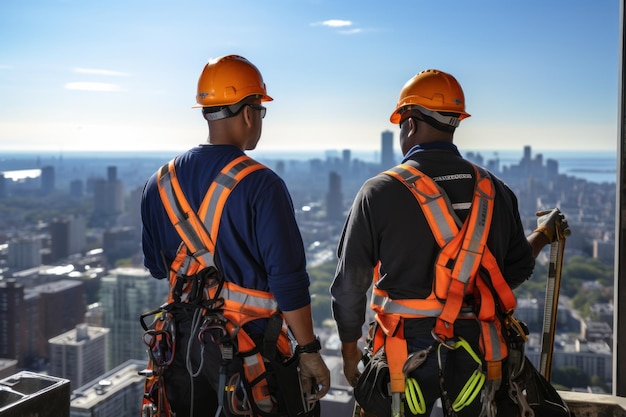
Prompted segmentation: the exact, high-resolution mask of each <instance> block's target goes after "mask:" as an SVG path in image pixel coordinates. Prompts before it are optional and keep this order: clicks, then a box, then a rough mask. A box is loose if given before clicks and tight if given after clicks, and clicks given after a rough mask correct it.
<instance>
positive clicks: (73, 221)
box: [50, 215, 87, 261]
mask: <svg viewBox="0 0 626 417" xmlns="http://www.w3.org/2000/svg"><path fill="white" fill-rule="evenodd" d="M85 228H86V222H85V218H84V217H83V216H81V215H73V216H64V217H60V218H57V219H54V220H53V221H52V223H51V224H50V237H51V242H52V243H51V251H52V259H53V260H54V261H57V260H59V259H62V258H66V257H68V256H69V255H72V254H75V253H79V252H83V251H84V250H85V249H86V247H87V237H86V232H85Z"/></svg>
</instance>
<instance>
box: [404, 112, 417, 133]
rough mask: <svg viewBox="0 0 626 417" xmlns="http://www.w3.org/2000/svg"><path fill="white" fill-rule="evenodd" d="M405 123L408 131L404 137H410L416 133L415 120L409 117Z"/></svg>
mask: <svg viewBox="0 0 626 417" xmlns="http://www.w3.org/2000/svg"><path fill="white" fill-rule="evenodd" d="M407 123H408V124H409V131H408V132H407V135H406V136H407V137H411V136H413V135H415V134H416V133H417V120H416V119H415V118H414V117H409V120H407Z"/></svg>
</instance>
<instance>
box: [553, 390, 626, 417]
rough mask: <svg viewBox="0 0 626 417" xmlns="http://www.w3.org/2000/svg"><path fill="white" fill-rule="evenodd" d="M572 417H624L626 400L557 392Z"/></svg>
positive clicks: (600, 395)
mask: <svg viewBox="0 0 626 417" xmlns="http://www.w3.org/2000/svg"><path fill="white" fill-rule="evenodd" d="M559 395H560V396H561V398H563V401H565V403H566V404H567V406H568V407H569V409H570V411H571V412H572V415H573V417H626V398H624V397H616V396H613V395H603V394H590V393H583V392H572V391H559Z"/></svg>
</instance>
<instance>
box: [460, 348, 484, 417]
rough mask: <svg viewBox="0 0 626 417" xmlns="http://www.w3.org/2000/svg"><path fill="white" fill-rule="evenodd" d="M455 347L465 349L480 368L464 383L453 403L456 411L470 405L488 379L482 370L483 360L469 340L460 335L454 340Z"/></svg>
mask: <svg viewBox="0 0 626 417" xmlns="http://www.w3.org/2000/svg"><path fill="white" fill-rule="evenodd" d="M453 348H454V349H458V348H463V349H465V351H466V352H467V353H468V354H469V355H470V356H471V357H472V359H474V361H475V362H476V363H477V364H478V368H477V369H476V370H475V371H474V372H473V373H472V375H471V376H470V377H469V379H468V380H467V382H466V383H465V385H463V388H462V389H461V392H460V393H459V395H458V396H457V397H456V399H455V400H454V402H453V403H452V409H453V410H454V411H459V410H462V409H463V408H465V407H467V406H468V405H470V404H471V403H472V402H473V401H474V400H475V399H476V397H477V396H478V394H479V393H480V391H481V389H482V388H483V385H484V384H485V380H486V379H487V377H486V375H485V373H484V372H483V370H482V365H483V363H482V361H481V360H480V358H479V357H478V355H477V354H476V352H474V350H473V349H472V347H471V346H470V345H469V343H467V340H465V339H463V338H462V337H459V338H458V340H456V342H454V345H453Z"/></svg>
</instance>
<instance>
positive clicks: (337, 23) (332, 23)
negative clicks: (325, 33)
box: [311, 19, 352, 28]
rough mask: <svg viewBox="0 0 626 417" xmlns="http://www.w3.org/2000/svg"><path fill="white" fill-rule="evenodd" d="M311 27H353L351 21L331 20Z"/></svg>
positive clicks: (316, 23) (313, 24)
mask: <svg viewBox="0 0 626 417" xmlns="http://www.w3.org/2000/svg"><path fill="white" fill-rule="evenodd" d="M311 26H328V27H330V28H342V27H347V26H352V22H351V21H350V20H340V19H330V20H324V21H323V22H315V23H311Z"/></svg>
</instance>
